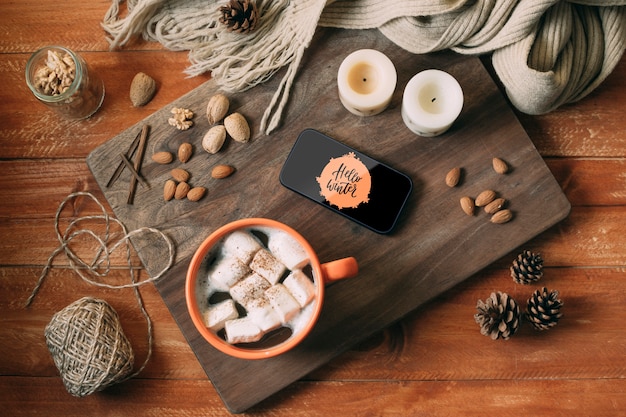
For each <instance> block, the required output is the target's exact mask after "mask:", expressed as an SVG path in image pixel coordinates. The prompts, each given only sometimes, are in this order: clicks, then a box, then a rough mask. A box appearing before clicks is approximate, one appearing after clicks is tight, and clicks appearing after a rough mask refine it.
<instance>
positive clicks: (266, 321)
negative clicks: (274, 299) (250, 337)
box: [247, 296, 281, 332]
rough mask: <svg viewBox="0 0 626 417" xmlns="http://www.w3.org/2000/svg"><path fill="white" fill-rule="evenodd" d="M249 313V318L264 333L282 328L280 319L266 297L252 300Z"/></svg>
mask: <svg viewBox="0 0 626 417" xmlns="http://www.w3.org/2000/svg"><path fill="white" fill-rule="evenodd" d="M247 311H248V315H247V317H249V318H250V319H251V320H252V322H253V323H254V324H256V325H257V326H259V328H260V329H261V330H262V331H264V332H269V331H270V330H274V329H277V328H278V327H280V324H281V323H280V318H279V317H278V314H276V312H275V311H274V309H273V308H272V305H271V304H270V302H269V300H268V299H267V298H266V297H265V296H263V297H260V298H256V299H254V300H252V302H250V303H249V304H248V310H247Z"/></svg>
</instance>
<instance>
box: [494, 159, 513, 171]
mask: <svg viewBox="0 0 626 417" xmlns="http://www.w3.org/2000/svg"><path fill="white" fill-rule="evenodd" d="M491 163H492V165H493V170H494V171H496V172H497V173H498V174H506V173H507V172H509V166H508V165H507V163H506V162H504V161H503V160H502V159H500V158H493V159H492V160H491Z"/></svg>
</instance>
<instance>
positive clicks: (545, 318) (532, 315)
mask: <svg viewBox="0 0 626 417" xmlns="http://www.w3.org/2000/svg"><path fill="white" fill-rule="evenodd" d="M562 306H563V302H562V301H561V300H559V292H558V291H548V289H547V288H546V287H543V288H542V289H541V290H537V291H535V292H534V293H533V295H532V296H531V297H530V298H529V299H528V303H527V306H526V319H527V320H528V321H529V322H530V323H531V324H532V325H533V327H534V328H535V329H537V330H547V329H549V328H551V327H554V326H556V324H557V322H558V321H559V319H560V318H561V317H562V316H563V313H561V307H562Z"/></svg>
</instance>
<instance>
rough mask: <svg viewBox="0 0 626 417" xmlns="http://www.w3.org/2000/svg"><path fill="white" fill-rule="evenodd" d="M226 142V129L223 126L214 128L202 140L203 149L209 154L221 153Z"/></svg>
mask: <svg viewBox="0 0 626 417" xmlns="http://www.w3.org/2000/svg"><path fill="white" fill-rule="evenodd" d="M225 140H226V128H225V127H224V126H222V125H219V126H213V127H212V128H210V129H209V131H208V132H206V134H205V135H204V137H203V138H202V148H203V149H204V150H205V151H207V152H208V153H212V154H215V153H217V152H219V150H220V149H221V148H222V145H223V144H224V141H225Z"/></svg>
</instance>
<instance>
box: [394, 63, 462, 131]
mask: <svg viewBox="0 0 626 417" xmlns="http://www.w3.org/2000/svg"><path fill="white" fill-rule="evenodd" d="M462 108H463V90H462V89H461V86H460V85H459V82H458V81H457V80H456V79H455V78H454V77H453V76H451V75H450V74H448V73H447V72H444V71H440V70H433V69H431V70H426V71H422V72H420V73H419V74H417V75H415V76H414V77H413V78H411V80H410V81H409V82H408V84H407V85H406V88H405V89H404V95H403V96H402V120H403V121H404V124H405V125H406V126H407V127H408V128H409V129H410V130H411V131H412V132H413V133H416V134H418V135H420V136H427V137H429V136H437V135H440V134H442V133H444V132H445V131H447V130H448V128H450V126H451V125H452V123H453V122H454V121H455V120H456V118H457V117H458V116H459V114H460V113H461V109H462Z"/></svg>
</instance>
